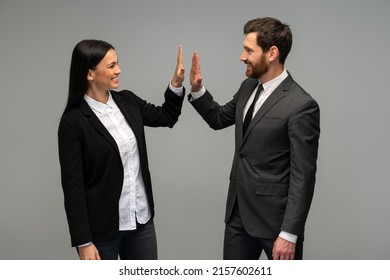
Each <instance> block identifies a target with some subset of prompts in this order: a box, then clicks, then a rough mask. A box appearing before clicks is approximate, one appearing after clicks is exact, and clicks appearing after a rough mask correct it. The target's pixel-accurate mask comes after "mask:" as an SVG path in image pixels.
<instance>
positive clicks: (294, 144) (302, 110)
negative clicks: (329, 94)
mask: <svg viewBox="0 0 390 280" xmlns="http://www.w3.org/2000/svg"><path fill="white" fill-rule="evenodd" d="M319 122H320V110H319V106H318V104H317V102H315V101H314V100H313V99H309V100H308V101H307V102H305V103H304V104H302V105H301V106H299V107H298V109H297V110H296V111H295V112H294V113H293V115H292V116H291V118H290V120H289V124H288V135H289V139H290V187H289V193H288V201H287V206H286V211H285V216H284V220H283V223H282V227H281V230H284V231H286V232H289V233H292V234H296V235H300V234H302V233H303V232H304V225H305V222H306V219H307V216H308V213H309V209H310V205H311V201H312V198H313V193H314V185H315V180H316V178H315V174H316V170H317V163H316V161H317V153H318V141H319V135H320V126H319Z"/></svg>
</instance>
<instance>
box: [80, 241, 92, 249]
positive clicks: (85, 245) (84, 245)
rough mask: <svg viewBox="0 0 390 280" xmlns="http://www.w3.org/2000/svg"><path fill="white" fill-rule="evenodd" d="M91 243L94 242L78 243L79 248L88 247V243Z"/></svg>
mask: <svg viewBox="0 0 390 280" xmlns="http://www.w3.org/2000/svg"><path fill="white" fill-rule="evenodd" d="M91 244H92V242H88V243H85V244H81V245H78V246H77V247H78V248H81V247H87V246H88V245H91Z"/></svg>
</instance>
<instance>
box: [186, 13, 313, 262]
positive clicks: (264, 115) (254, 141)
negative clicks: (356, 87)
mask: <svg viewBox="0 0 390 280" xmlns="http://www.w3.org/2000/svg"><path fill="white" fill-rule="evenodd" d="M244 35H245V38H244V42H243V47H244V50H243V52H242V54H241V56H240V60H241V61H243V62H244V63H245V64H246V66H247V68H246V75H247V77H248V78H247V79H246V80H244V81H243V82H242V84H241V86H240V88H239V89H238V91H237V93H236V94H235V95H234V96H233V99H232V100H231V101H230V102H228V103H227V104H226V105H223V106H221V105H219V104H218V103H217V102H216V101H214V99H213V97H212V95H211V94H210V93H209V92H208V91H207V90H206V89H205V87H204V86H203V85H202V75H201V71H200V63H199V55H198V53H197V52H195V53H194V56H193V58H192V68H191V73H190V83H191V86H192V92H191V94H190V96H189V100H190V102H191V104H192V105H193V106H194V108H195V109H196V110H197V111H198V113H199V114H200V115H201V116H202V117H203V119H204V120H205V121H206V122H207V123H208V124H209V126H210V127H211V128H213V129H222V128H225V127H228V126H230V125H233V124H235V125H236V126H235V153H234V159H233V165H232V169H231V175H230V186H229V191H228V197H227V204H226V217H225V223H226V227H225V238H224V259H258V258H259V257H260V255H261V253H262V251H264V252H265V253H266V255H267V257H268V259H283V260H290V259H302V258H303V238H304V227H305V223H306V219H307V216H308V212H309V209H310V205H311V201H312V197H313V192H314V184H315V173H316V169H317V168H316V161H317V152H318V140H319V134H320V127H319V118H320V116H319V107H318V104H317V102H316V101H315V100H314V99H313V98H312V97H311V96H310V95H309V94H308V93H306V92H305V90H304V89H303V88H302V87H300V86H299V85H298V84H297V83H296V82H295V81H294V80H293V78H292V77H291V75H290V73H289V72H287V71H286V70H285V67H284V63H285V60H286V58H287V55H288V53H289V52H290V49H291V45H292V34H291V30H290V28H289V26H288V25H286V24H283V23H281V22H280V21H279V20H277V19H274V18H258V19H254V20H251V21H249V22H248V23H247V24H246V25H245V26H244ZM258 89H259V91H258ZM257 92H259V93H258V94H256V93H257ZM256 95H257V96H256ZM252 104H253V105H252ZM251 105H252V106H251Z"/></svg>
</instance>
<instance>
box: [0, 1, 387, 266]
mask: <svg viewBox="0 0 390 280" xmlns="http://www.w3.org/2000/svg"><path fill="white" fill-rule="evenodd" d="M264 16H271V17H276V18H279V19H280V20H281V21H283V22H286V23H288V24H290V26H291V29H292V32H293V36H294V42H293V47H292V50H291V52H290V55H289V57H288V58H287V61H286V68H287V69H288V70H289V71H290V73H291V74H292V76H293V78H294V79H295V80H296V81H297V82H298V83H299V84H301V85H302V87H303V88H305V89H306V90H307V91H308V92H309V93H310V94H311V95H312V96H313V97H314V98H315V99H316V100H317V101H318V103H319V105H320V108H321V137H320V149H319V158H318V173H317V184H316V190H315V195H314V200H313V203H312V208H311V211H310V213H309V217H308V221H307V224H306V242H305V247H304V248H305V249H304V258H305V259H320V260H330V259H390V242H389V241H388V239H389V236H390V223H389V221H390V218H389V216H390V215H389V208H388V204H389V203H388V202H389V198H390V187H389V185H390V184H389V182H390V170H389V158H390V149H389V143H390V128H389V127H390V125H389V121H390V110H389V104H390V94H389V86H388V85H389V69H388V68H389V65H390V57H389V50H390V36H389V34H390V33H389V27H390V2H389V1H388V0H382V1H380V0H375V1H362V0H359V1H356V0H348V1H325V0H324V1H304V0H299V1H289V0H286V1H280V0H279V1H278V0H275V1H261V0H256V1H254V0H253V1H250V0H241V1H212V0H198V1H179V0H167V1H147V0H145V1H125V0H122V1H119V0H117V1H114V0H113V1H102V0H98V1H97V0H89V1H51V0H36V1H22V0H1V1H0V85H1V102H0V106H1V107H0V108H1V109H0V128H1V145H0V149H1V157H0V165H1V166H0V259H77V254H76V251H75V249H74V248H71V246H70V237H69V232H68V226H67V222H66V217H65V211H64V206H63V194H62V189H61V184H60V167H59V162H58V150H57V129H58V124H59V119H60V117H61V114H62V112H63V109H64V107H65V104H66V99H67V87H68V79H69V66H70V59H71V52H72V50H73V47H74V46H75V44H76V43H77V42H79V41H80V40H82V39H85V38H88V39H92V38H93V39H102V40H105V41H108V42H110V43H112V44H113V45H114V46H115V48H116V50H117V53H118V56H119V61H120V66H121V68H122V75H121V76H120V88H121V89H130V90H132V91H133V92H135V93H136V94H137V95H139V96H140V97H142V98H144V99H146V100H147V101H149V102H152V103H154V104H157V105H160V104H161V103H162V102H163V93H164V91H165V88H166V87H167V85H168V83H169V81H170V79H171V77H172V74H173V71H174V67H175V64H176V55H177V49H178V46H179V44H182V45H183V49H184V65H185V68H186V80H185V83H184V85H185V87H186V90H187V93H188V92H189V90H190V85H189V72H190V67H191V57H192V54H193V52H194V51H195V50H197V51H198V52H199V55H200V61H201V69H202V74H203V78H204V85H205V86H206V87H207V89H209V91H210V92H211V93H212V94H213V95H214V97H215V99H216V100H217V101H218V102H219V103H221V104H225V103H226V102H228V101H230V99H231V98H232V96H233V95H234V94H235V92H236V90H237V89H238V87H239V85H240V83H241V81H242V80H243V79H245V65H244V64H243V63H242V62H240V61H239V56H240V53H241V51H242V40H243V38H244V37H243V33H242V29H243V26H244V24H245V23H246V22H247V21H248V20H250V19H253V18H256V17H264ZM146 134H147V135H146V136H147V144H148V154H149V163H150V169H151V173H152V181H153V189H154V195H155V203H156V217H155V223H156V230H157V238H158V251H159V258H160V259H184V260H185V259H221V258H222V244H223V231H224V212H225V200H226V194H227V188H228V178H229V172H230V168H231V162H232V158H233V149H234V139H233V138H234V127H233V126H232V127H229V128H227V129H225V130H221V131H213V130H212V129H210V128H209V127H208V126H207V124H206V123H205V122H204V121H203V120H202V119H201V117H200V116H199V115H198V114H197V113H196V112H195V110H194V109H193V108H192V106H191V105H190V104H189V103H188V101H187V100H185V103H184V105H183V110H182V115H181V116H180V119H179V122H178V123H177V124H176V126H175V127H174V128H173V129H168V128H146Z"/></svg>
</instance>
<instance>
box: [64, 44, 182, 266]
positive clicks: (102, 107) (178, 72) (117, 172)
mask: <svg viewBox="0 0 390 280" xmlns="http://www.w3.org/2000/svg"><path fill="white" fill-rule="evenodd" d="M120 74H121V69H120V67H119V65H118V57H117V54H116V52H115V49H114V47H113V46H112V45H111V44H109V43H107V42H104V41H100V40H83V41H81V42H79V43H78V44H77V45H76V46H75V48H74V50H73V53H72V61H71V67H70V79H69V96H68V103H67V106H66V108H65V111H64V113H63V115H62V118H61V121H60V125H59V130H58V144H59V159H60V165H61V180H62V188H63V191H64V199H65V211H66V215H67V220H68V224H69V231H70V236H71V242H72V246H75V247H77V251H78V254H79V257H80V259H118V256H119V257H120V259H157V242H156V233H155V229H154V224H153V216H154V204H153V194H152V185H151V179H150V174H149V167H148V159H147V151H146V142H145V133H144V126H152V127H162V126H165V127H166V126H168V127H171V128H172V127H173V125H174V124H175V123H176V122H177V120H178V117H179V115H180V113H181V107H182V104H183V97H184V91H185V90H184V88H183V86H182V82H183V80H184V67H183V64H182V48H181V46H180V47H179V51H178V56H177V65H176V69H175V72H174V75H173V78H172V81H171V83H170V84H169V86H168V88H167V89H166V91H165V102H164V104H163V105H162V106H155V105H152V104H150V103H147V102H146V101H144V100H142V99H141V98H139V97H138V96H137V95H135V94H134V93H133V92H131V91H128V90H122V91H119V92H117V91H113V90H111V89H117V88H118V86H119V80H118V77H119V75H120Z"/></svg>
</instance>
